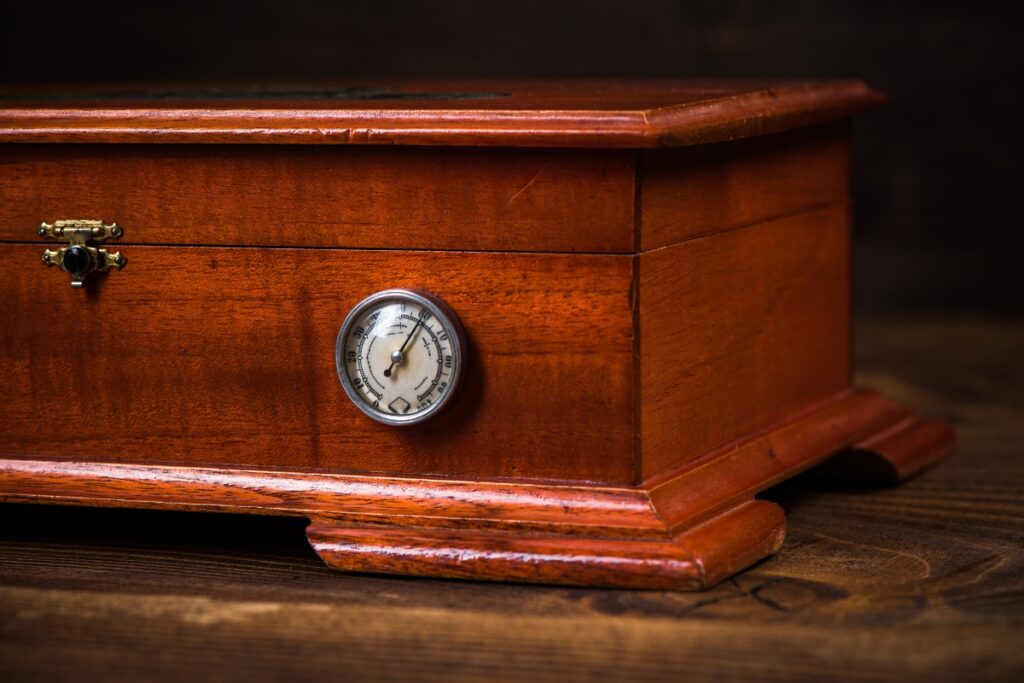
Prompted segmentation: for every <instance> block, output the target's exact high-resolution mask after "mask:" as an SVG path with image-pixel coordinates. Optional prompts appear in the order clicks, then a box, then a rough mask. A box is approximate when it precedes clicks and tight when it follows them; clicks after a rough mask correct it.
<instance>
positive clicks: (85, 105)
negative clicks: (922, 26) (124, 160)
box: [0, 79, 885, 148]
mask: <svg viewBox="0 0 1024 683" xmlns="http://www.w3.org/2000/svg"><path fill="white" fill-rule="evenodd" d="M345 85H347V86H353V85H354V86H362V87H369V88H380V87H381V86H382V85H383V86H385V89H387V88H389V87H392V84H381V83H351V84H345ZM196 90H197V89H196V88H192V91H193V92H191V93H190V92H188V91H189V88H185V89H184V91H183V92H182V91H179V92H178V94H175V92H174V90H173V89H168V88H158V89H156V91H155V92H153V91H150V92H149V93H147V91H146V89H144V88H143V89H138V88H135V89H127V90H125V89H121V90H120V91H119V90H117V89H111V88H106V89H104V88H99V89H93V90H92V91H90V90H89V89H82V88H77V89H76V88H72V89H71V91H70V92H68V89H67V88H64V89H63V90H62V89H59V88H58V89H55V88H52V87H49V88H47V87H42V88H39V87H37V88H21V89H19V90H13V91H12V90H7V91H0V140H2V141H5V142H19V143H20V142H74V143H83V142H85V143H89V142H113V143H125V142H127V143H136V144H137V143H154V142H156V143H172V142H173V143H220V144H224V143H228V144H231V143H234V144H239V143H245V144H249V143H275V144H276V143H288V144H317V145H320V144H343V145H393V144H403V145H458V146H481V145H487V146H490V145H498V146H503V147H507V146H528V147H604V148H608V147H627V148H645V147H659V146H682V145H692V144H702V143H708V142H719V141H723V140H732V139H736V138H742V137H751V136H756V135H764V134H766V133H772V132H777V131H780V130H787V129H790V128H799V127H802V126H809V125H814V124H817V123H822V122H825V121H837V120H840V119H844V118H847V117H849V116H850V115H851V114H853V113H855V112H858V111H862V110H864V109H869V108H872V107H875V106H878V105H879V104H881V103H882V102H884V100H885V98H884V97H883V96H882V95H881V94H879V93H877V92H875V91H873V90H871V89H870V88H869V87H868V86H866V85H865V84H864V83H862V82H860V81H736V80H734V81H726V80H720V81H713V80H712V81H708V80H704V81H600V80H591V81H575V82H574V81H558V82H554V81H506V82H503V81H495V80H493V79H492V80H487V81H462V82H436V81H435V82H407V83H399V84H395V85H394V87H393V88H392V89H391V91H390V95H391V96H387V93H385V96H380V97H353V96H345V95H344V88H342V91H341V96H337V97H332V96H329V95H328V96H324V92H328V93H329V92H330V91H331V85H330V84H326V85H324V86H323V87H321V88H313V89H312V92H311V93H310V92H307V93H305V94H303V92H301V89H299V92H291V93H289V92H283V93H279V94H276V95H275V94H274V92H275V89H274V88H273V87H270V88H269V89H267V90H265V91H264V92H263V93H262V94H261V93H260V92H253V91H251V90H250V91H248V92H246V91H244V90H243V91H242V92H238V93H235V94H232V93H231V88H230V87H223V86H221V87H220V88H219V89H218V88H217V87H214V88H212V89H210V88H207V89H206V90H205V91H204V90H203V89H202V88H198V92H196ZM204 92H205V94H204ZM417 93H418V94H419V95H420V96H417Z"/></svg>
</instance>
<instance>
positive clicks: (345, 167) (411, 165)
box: [0, 138, 635, 253]
mask: <svg viewBox="0 0 1024 683" xmlns="http://www.w3.org/2000/svg"><path fill="white" fill-rule="evenodd" d="M0 140H2V138H0ZM633 164H634V155H633V153H632V152H621V151H620V152H616V151H609V150H599V151H590V150H560V151H557V152H555V151H551V150H493V149H450V148H447V149H445V148H440V149H424V148H408V147H405V148H395V147H382V148H366V147H361V148H339V147H323V146H299V147H296V146H271V147H267V146H261V147H252V146H247V145H238V146H223V145H222V146H212V147H211V146H194V145H167V146H156V145H126V146H116V145H3V146H2V147H0V174H2V176H3V183H0V240H6V241H13V242H24V241H34V240H36V239H37V236H36V233H35V230H36V228H38V227H39V223H40V222H42V221H51V222H52V221H53V220H55V219H63V218H103V219H105V220H108V221H117V223H118V224H119V225H121V226H122V227H123V228H124V230H125V233H124V237H123V239H121V240H119V241H118V243H119V244H124V245H134V244H190V245H243V246H244V245H251V246H256V245H259V246H294V247H298V246H310V247H355V248H377V249H454V250H492V251H496V250H512V251H565V252H618V253H627V252H630V251H632V249H633V236H634V225H633V220H634V199H633V191H634V186H635V179H634V172H633Z"/></svg>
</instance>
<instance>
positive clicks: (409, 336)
mask: <svg viewBox="0 0 1024 683" xmlns="http://www.w3.org/2000/svg"><path fill="white" fill-rule="evenodd" d="M465 349H466V343H465V335H464V334H463V331H462V325H461V324H460V323H459V319H458V318H457V317H455V314H454V313H453V312H452V310H451V309H450V308H449V307H448V306H447V305H445V303H444V302H442V301H441V300H440V299H438V298H436V297H434V296H431V295H430V294H427V293H425V292H416V291H410V290H406V289H388V290H384V291H382V292H377V293H376V294H373V295H371V296H368V297H367V298H365V299H363V300H362V301H360V302H359V303H358V304H356V306H355V308H353V309H352V310H351V311H350V312H349V314H348V315H347V316H346V317H345V321H344V322H343V323H342V325H341V330H340V331H339V332H338V341H337V343H336V344H335V363H336V364H337V367H338V378H339V379H340V380H341V385H342V386H343V387H344V388H345V393H347V394H348V397H349V398H350V399H352V402H353V403H354V404H355V405H356V407H357V408H359V409H360V410H361V411H363V412H364V413H366V414H367V415H369V416H370V417H372V418H373V419H374V420H377V421H378V422H383V423H385V424H389V425H409V424H416V423H418V422H423V421H424V420H426V419H428V418H430V417H432V416H433V415H436V414H437V413H438V412H439V411H440V410H441V409H442V408H444V407H445V406H446V405H447V404H448V403H449V402H450V401H451V399H452V397H453V395H454V393H455V390H456V389H457V388H458V386H459V379H460V377H461V374H462V371H463V369H464V366H465V356H466V350H465Z"/></svg>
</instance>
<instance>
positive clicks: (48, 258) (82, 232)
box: [39, 220, 128, 287]
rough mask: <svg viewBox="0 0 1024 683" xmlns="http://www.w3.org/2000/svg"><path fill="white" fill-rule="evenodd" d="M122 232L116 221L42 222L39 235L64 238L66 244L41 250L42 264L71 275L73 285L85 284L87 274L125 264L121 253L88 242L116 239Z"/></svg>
mask: <svg viewBox="0 0 1024 683" xmlns="http://www.w3.org/2000/svg"><path fill="white" fill-rule="evenodd" d="M123 234H124V230H122V229H121V227H120V226H119V225H118V224H117V223H111V224H109V225H107V224H104V222H103V221H78V220H64V221H54V222H53V223H43V224H42V225H40V226H39V236H40V237H42V238H43V239H53V240H65V241H67V243H68V246H66V247H61V248H60V249H47V250H46V251H44V252H43V263H45V264H46V265H48V266H59V267H60V269H61V270H63V271H64V272H65V273H67V274H68V275H70V276H71V286H72V287H84V286H85V276H86V275H88V274H89V273H93V272H101V271H105V270H110V269H111V268H118V269H120V268H124V264H126V263H128V259H127V258H125V257H124V256H123V255H122V254H121V252H119V251H114V252H110V251H107V250H106V249H103V248H102V247H94V246H92V245H91V244H89V243H90V242H97V243H103V242H106V241H107V240H108V239H115V240H116V239H117V238H119V237H120V236H121V235H123Z"/></svg>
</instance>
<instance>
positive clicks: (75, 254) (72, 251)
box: [62, 246, 92, 275]
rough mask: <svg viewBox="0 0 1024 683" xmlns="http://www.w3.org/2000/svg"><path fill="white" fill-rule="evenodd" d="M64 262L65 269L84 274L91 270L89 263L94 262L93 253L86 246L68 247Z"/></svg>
mask: <svg viewBox="0 0 1024 683" xmlns="http://www.w3.org/2000/svg"><path fill="white" fill-rule="evenodd" d="M62 263H63V265H64V270H66V271H68V272H69V273H71V274H72V275H82V274H84V273H87V272H88V271H89V265H90V264H91V263H92V255H91V254H90V253H89V250H88V249H86V248H85V247H79V246H74V247H68V250H67V251H65V252H64V259H63V261H62Z"/></svg>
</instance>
